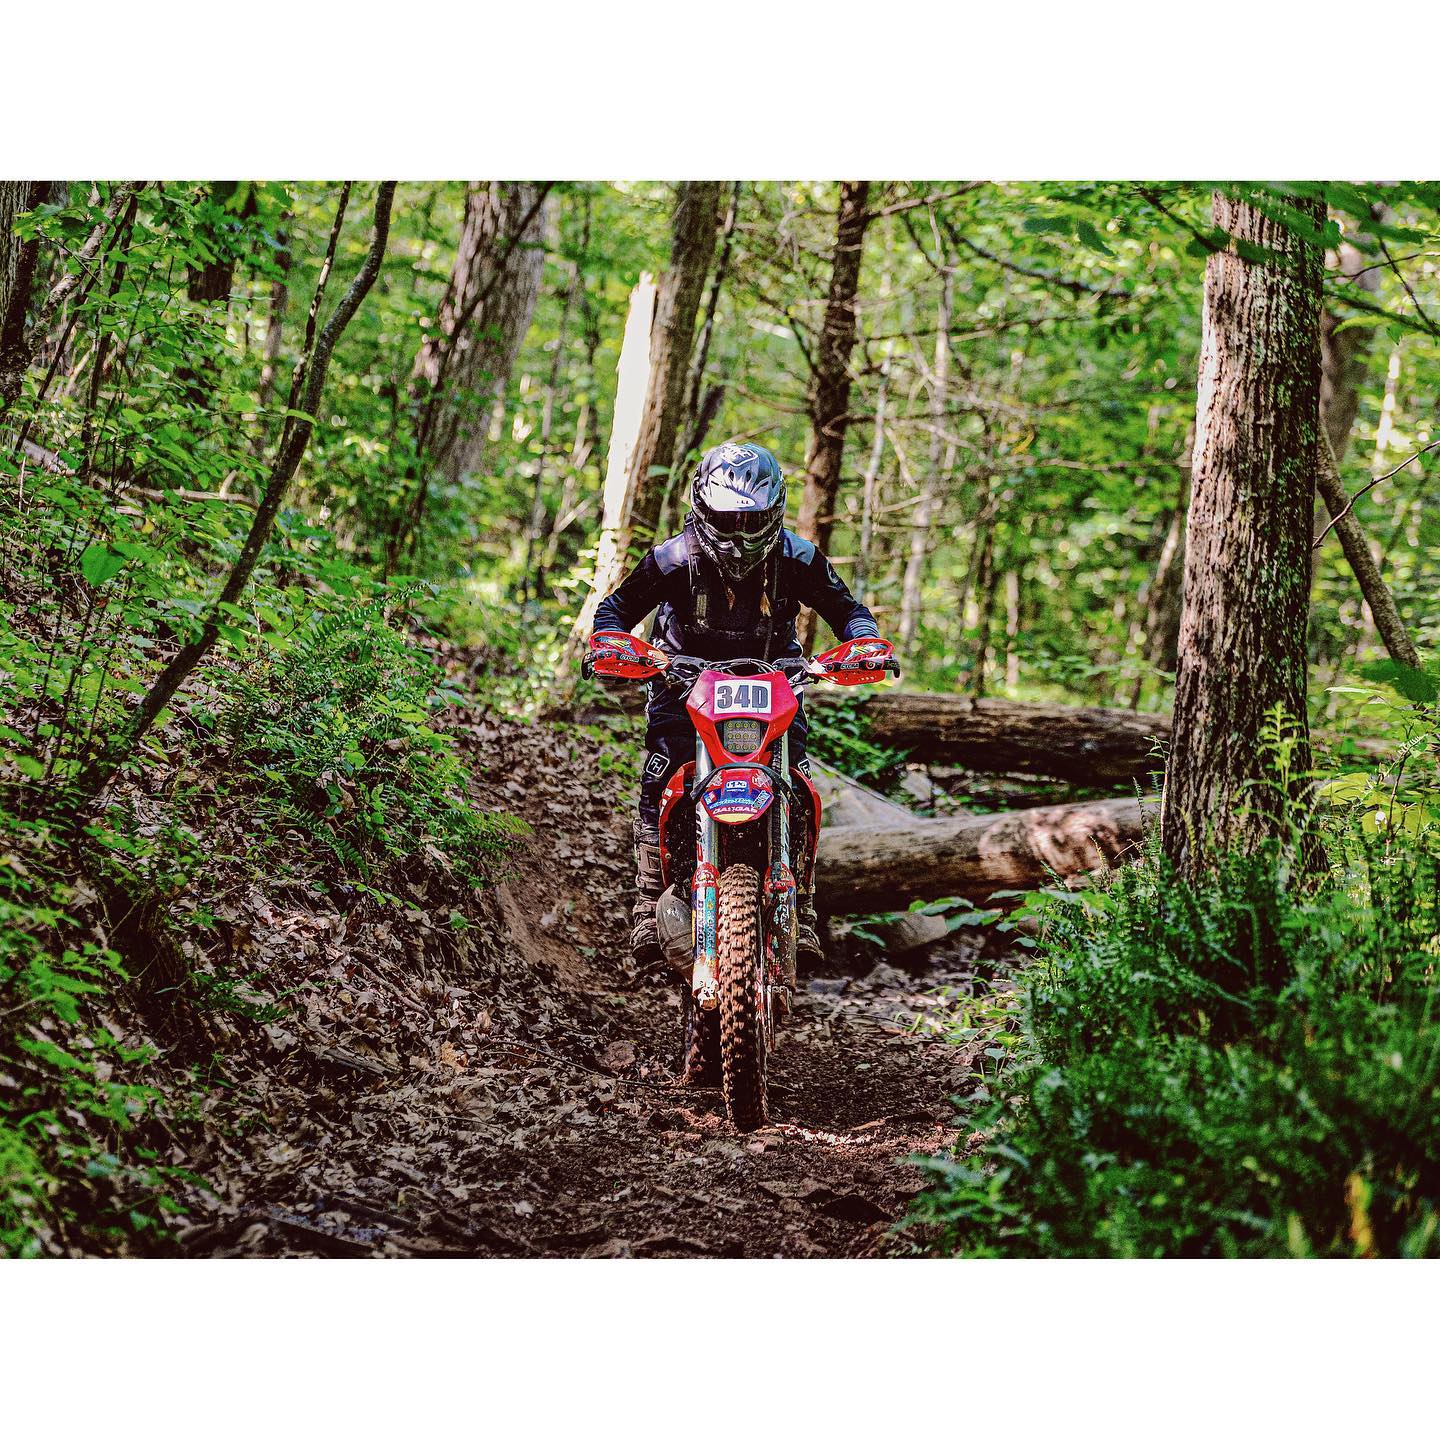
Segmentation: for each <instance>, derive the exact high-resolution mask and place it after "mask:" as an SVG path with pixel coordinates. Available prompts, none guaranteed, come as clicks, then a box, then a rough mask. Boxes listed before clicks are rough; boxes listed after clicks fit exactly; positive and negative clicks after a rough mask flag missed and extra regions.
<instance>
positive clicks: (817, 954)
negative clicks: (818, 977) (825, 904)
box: [795, 890, 825, 966]
mask: <svg viewBox="0 0 1440 1440" xmlns="http://www.w3.org/2000/svg"><path fill="white" fill-rule="evenodd" d="M824 958H825V952H824V951H823V950H822V949H821V948H820V917H819V916H818V915H817V914H816V913H815V892H814V891H813V890H796V892H795V961H796V964H797V966H798V965H799V964H801V963H804V964H806V965H818V964H819V963H820V961H822V960H823V959H824Z"/></svg>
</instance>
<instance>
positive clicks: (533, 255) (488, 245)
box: [388, 180, 549, 566]
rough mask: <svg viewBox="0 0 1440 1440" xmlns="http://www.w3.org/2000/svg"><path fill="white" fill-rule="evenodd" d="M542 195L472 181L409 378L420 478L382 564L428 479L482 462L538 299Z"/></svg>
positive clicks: (420, 504) (407, 530) (408, 526)
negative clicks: (430, 323) (444, 282)
mask: <svg viewBox="0 0 1440 1440" xmlns="http://www.w3.org/2000/svg"><path fill="white" fill-rule="evenodd" d="M548 189H549V187H548V186H540V185H535V184H531V183H529V182H514V183H512V182H509V181H498V180H485V181H472V182H471V184H470V186H469V189H468V190H467V192H466V196H465V218H464V221H463V222H462V224H461V228H460V241H459V244H458V246H457V247H456V251H455V264H454V266H453V267H452V268H451V271H450V284H449V286H448V288H447V289H446V292H445V297H444V299H443V300H442V301H441V303H440V312H439V316H438V323H437V324H436V325H435V327H434V328H433V329H432V331H431V332H430V334H429V335H428V336H427V337H426V339H425V343H424V344H423V345H422V346H421V347H420V353H419V354H418V355H417V356H416V357H415V365H414V369H413V372H412V374H411V381H410V389H411V400H412V404H413V405H414V407H415V409H416V412H417V415H418V422H417V434H416V449H417V452H418V454H417V459H416V463H417V465H418V467H419V471H420V473H419V475H418V477H416V478H415V481H414V489H413V491H412V496H411V500H410V502H409V505H408V506H407V509H406V513H405V515H404V516H403V517H402V518H401V519H400V521H399V523H398V525H397V527H396V530H395V532H394V535H393V537H392V540H391V544H390V547H389V557H388V564H389V565H392V566H393V564H394V563H395V559H396V557H397V556H398V554H399V552H400V550H401V549H402V548H403V546H404V543H405V541H406V539H407V538H408V537H409V536H410V535H412V534H413V533H414V531H415V529H416V528H417V526H418V524H419V522H420V519H421V517H422V516H423V514H424V511H425V504H426V501H427V499H428V497H429V492H430V483H431V479H432V477H439V478H440V479H441V480H443V481H445V482H446V483H447V484H450V485H457V484H459V482H460V481H461V480H463V479H464V478H465V477H466V476H467V475H470V474H472V473H474V471H476V470H477V469H478V468H479V467H480V464H481V462H482V461H483V459H484V456H485V447H486V443H487V440H488V432H489V428H490V416H491V413H492V411H493V410H494V407H495V403H496V401H497V399H499V398H500V397H502V396H503V395H504V393H505V388H506V386H507V385H508V384H509V382H510V371H511V369H512V368H513V367H514V364H515V357H516V355H517V354H518V353H519V351H520V346H521V344H522V342H523V341H524V339H525V334H526V332H527V331H528V330H529V328H530V320H531V317H532V316H533V315H534V313H535V302H536V300H537V298H538V297H539V294H540V279H541V275H542V273H543V272H544V269H545V249H544V246H543V245H542V244H541V243H539V242H540V238H541V236H542V234H543V231H544V225H543V217H542V213H541V212H542V210H543V207H544V202H545V196H546V193H547V191H548Z"/></svg>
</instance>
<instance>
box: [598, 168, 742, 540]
mask: <svg viewBox="0 0 1440 1440" xmlns="http://www.w3.org/2000/svg"><path fill="white" fill-rule="evenodd" d="M719 206H720V185H719V183H718V182H716V181H713V180H687V181H685V182H683V183H682V184H681V185H680V188H679V192H678V193H677V195H676V197H675V213H674V216H673V218H672V221H671V226H670V264H669V266H668V268H667V269H666V271H665V274H664V275H663V276H662V277H661V280H660V288H659V292H658V294H657V296H656V300H655V320H654V324H653V325H652V327H651V330H650V380H649V389H648V390H647V392H646V396H645V410H644V415H643V417H642V419H641V422H640V434H639V436H638V438H637V440H636V442H635V449H634V453H633V455H632V457H631V461H630V464H631V466H632V468H633V469H634V472H635V473H634V501H633V504H632V507H631V513H630V520H629V525H628V527H627V529H626V531H625V533H623V534H622V535H621V536H620V537H619V541H620V545H621V550H620V554H621V556H622V557H625V558H629V559H632V560H636V559H639V557H640V554H641V553H642V552H643V551H645V550H647V549H648V548H649V547H650V546H651V545H653V544H654V543H655V538H656V537H655V522H656V520H657V519H658V518H659V515H660V508H661V503H662V501H663V500H664V498H665V494H666V492H667V490H668V489H669V488H670V482H671V479H672V477H673V473H674V469H675V466H676V465H677V464H678V463H679V460H680V459H683V456H681V457H679V459H677V453H676V452H677V448H678V445H677V442H678V441H679V439H680V426H681V421H682V419H683V413H684V409H685V380H686V376H687V374H688V372H689V367H690V350H691V347H692V345H693V344H694V340H695V317H696V315H697V314H698V313H699V310H700V297H701V295H702V293H703V292H704V289H705V277H706V275H708V274H709V273H710V259H711V256H713V255H714V253H715V234H716V231H717V229H718V228H719V224H720V215H719ZM659 467H664V468H663V472H662V473H653V472H656V471H657V470H658V469H659Z"/></svg>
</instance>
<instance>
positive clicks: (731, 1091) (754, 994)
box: [716, 865, 769, 1130]
mask: <svg viewBox="0 0 1440 1440" xmlns="http://www.w3.org/2000/svg"><path fill="white" fill-rule="evenodd" d="M717 921H718V924H717V934H716V940H717V946H716V948H717V951H718V956H717V959H718V962H719V963H718V966H717V969H718V971H719V974H718V977H717V978H718V979H719V982H720V1068H721V1084H722V1088H723V1090H724V1092H725V1111H726V1113H727V1114H728V1115H729V1117H730V1123H731V1124H732V1125H734V1127H735V1128H736V1129H737V1130H756V1129H758V1128H759V1127H760V1126H762V1125H764V1124H765V1123H766V1121H767V1120H768V1119H769V1106H768V1103H767V1096H766V1089H765V1025H764V1014H763V1010H762V1006H763V997H762V995H761V975H762V971H763V966H764V956H763V955H762V953H761V939H760V875H759V873H758V872H757V871H756V870H755V868H754V867H753V866H751V865H731V866H729V867H728V868H727V869H726V870H725V872H724V874H723V875H721V877H720V905H719V914H718V916H717Z"/></svg>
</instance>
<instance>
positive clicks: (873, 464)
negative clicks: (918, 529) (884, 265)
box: [850, 270, 895, 604]
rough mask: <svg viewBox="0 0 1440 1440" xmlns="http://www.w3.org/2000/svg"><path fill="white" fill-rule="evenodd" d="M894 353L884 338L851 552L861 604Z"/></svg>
mask: <svg viewBox="0 0 1440 1440" xmlns="http://www.w3.org/2000/svg"><path fill="white" fill-rule="evenodd" d="M889 294H890V274H889V271H888V270H887V271H886V273H885V274H884V275H882V276H881V278H880V299H881V300H882V301H884V300H885V299H886V298H887V297H888V296H889ZM894 353H895V349H894V341H892V340H886V341H885V342H884V345H883V347H882V350H881V356H882V358H881V360H880V385H879V388H878V389H877V391H876V393H875V421H874V431H873V433H872V435H871V439H870V458H869V461H868V463H867V464H866V466H865V476H864V482H865V489H864V498H863V500H862V502H861V507H860V546H859V548H858V549H857V550H856V552H855V578H854V581H853V582H852V584H851V586H850V588H851V590H852V591H853V592H854V595H855V598H856V599H857V600H859V601H860V602H861V603H862V604H863V603H864V600H865V596H866V593H867V592H868V590H869V588H870V570H871V554H870V551H871V548H872V547H873V545H874V543H875V511H876V509H877V508H878V506H879V503H880V500H879V490H880V462H881V460H883V459H884V457H885V420H886V406H887V405H888V404H889V401H890V362H891V359H892V358H893V356H894Z"/></svg>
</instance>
